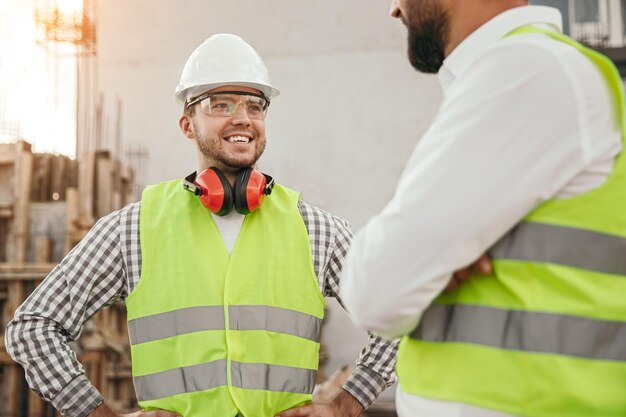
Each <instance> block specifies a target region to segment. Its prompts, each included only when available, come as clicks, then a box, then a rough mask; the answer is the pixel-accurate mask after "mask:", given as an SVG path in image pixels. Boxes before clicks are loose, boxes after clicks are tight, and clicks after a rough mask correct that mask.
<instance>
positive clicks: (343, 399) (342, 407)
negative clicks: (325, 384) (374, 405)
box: [332, 389, 365, 417]
mask: <svg viewBox="0 0 626 417" xmlns="http://www.w3.org/2000/svg"><path fill="white" fill-rule="evenodd" d="M332 402H333V403H334V405H335V407H336V408H337V410H339V415H341V416H345V417H356V416H358V415H359V414H361V412H362V411H363V410H364V409H365V408H364V407H363V405H361V403H360V402H359V401H358V400H357V399H356V398H354V397H353V396H352V395H350V393H349V392H347V391H346V390H344V389H342V390H341V391H339V394H337V395H336V396H335V397H334V398H333V399H332Z"/></svg>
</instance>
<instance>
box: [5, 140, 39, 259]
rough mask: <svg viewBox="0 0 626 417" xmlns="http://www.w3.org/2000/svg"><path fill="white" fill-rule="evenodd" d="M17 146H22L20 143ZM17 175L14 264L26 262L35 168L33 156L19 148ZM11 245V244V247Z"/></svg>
mask: <svg viewBox="0 0 626 417" xmlns="http://www.w3.org/2000/svg"><path fill="white" fill-rule="evenodd" d="M17 145H22V144H21V143H18V144H17ZM16 168H17V169H16V173H17V187H16V189H17V196H16V197H17V201H16V203H15V212H14V214H15V217H14V221H13V248H14V250H15V252H13V254H12V255H13V256H12V259H9V260H10V261H13V262H25V261H26V249H27V247H28V225H29V221H28V220H29V219H28V216H29V213H30V186H31V177H32V168H33V154H32V153H30V151H26V150H25V149H22V146H18V159H17V160H16ZM10 244H11V243H9V245H10Z"/></svg>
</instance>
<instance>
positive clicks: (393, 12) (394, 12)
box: [389, 0, 402, 19]
mask: <svg viewBox="0 0 626 417" xmlns="http://www.w3.org/2000/svg"><path fill="white" fill-rule="evenodd" d="M401 14H402V13H400V4H399V0H391V8H390V9H389V15H390V16H391V17H395V18H396V19H397V18H399V17H400V15H401Z"/></svg>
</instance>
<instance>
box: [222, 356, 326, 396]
mask: <svg viewBox="0 0 626 417" xmlns="http://www.w3.org/2000/svg"><path fill="white" fill-rule="evenodd" d="M316 373H317V371H315V370H313V369H304V368H292V367H289V366H279V365H268V364H264V363H242V362H231V365H230V375H231V383H232V385H233V386H234V387H240V388H245V389H260V390H266V391H276V392H296V393H299V394H310V393H312V392H313V388H314V387H315V375H316Z"/></svg>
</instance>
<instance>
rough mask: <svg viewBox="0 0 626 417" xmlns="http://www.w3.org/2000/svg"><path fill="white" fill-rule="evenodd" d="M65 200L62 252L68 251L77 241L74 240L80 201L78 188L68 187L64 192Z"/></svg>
mask: <svg viewBox="0 0 626 417" xmlns="http://www.w3.org/2000/svg"><path fill="white" fill-rule="evenodd" d="M65 200H66V205H67V211H66V216H65V241H64V243H63V253H69V251H70V250H72V248H73V247H74V245H75V244H76V243H77V242H76V240H75V236H76V232H77V228H78V224H79V220H80V218H79V216H80V201H79V196H78V188H75V187H69V188H68V189H67V190H66V192H65Z"/></svg>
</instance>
